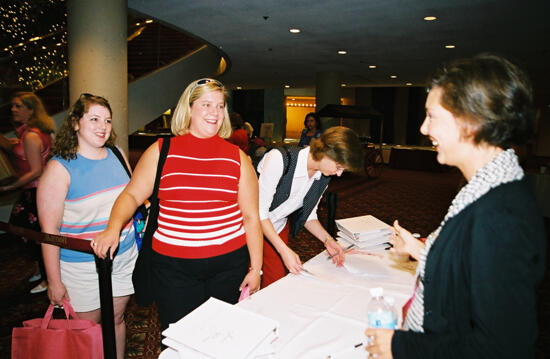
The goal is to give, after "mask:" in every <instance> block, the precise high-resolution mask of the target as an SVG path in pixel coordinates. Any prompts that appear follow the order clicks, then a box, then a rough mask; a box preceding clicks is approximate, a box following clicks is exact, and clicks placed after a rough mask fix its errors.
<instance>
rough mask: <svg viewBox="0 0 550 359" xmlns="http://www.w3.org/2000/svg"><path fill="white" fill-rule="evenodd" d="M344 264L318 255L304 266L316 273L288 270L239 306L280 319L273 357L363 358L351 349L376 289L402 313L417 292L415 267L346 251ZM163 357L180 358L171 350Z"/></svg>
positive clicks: (359, 337)
mask: <svg viewBox="0 0 550 359" xmlns="http://www.w3.org/2000/svg"><path fill="white" fill-rule="evenodd" d="M346 266H347V267H348V268H343V267H340V268H337V267H335V266H334V264H332V262H331V261H329V260H327V259H326V252H323V253H320V254H319V255H317V256H316V257H314V258H312V259H311V260H310V261H308V262H307V263H305V265H304V267H305V268H306V269H307V270H308V271H309V272H310V273H312V274H313V276H311V275H308V274H300V275H293V274H289V275H287V276H286V277H284V278H283V279H281V280H279V281H277V282H275V283H273V284H272V285H270V286H269V287H267V288H264V289H262V290H261V291H259V292H258V293H256V294H254V295H252V296H250V297H249V298H247V299H245V300H243V301H242V302H240V303H239V304H237V305H239V306H241V307H242V308H245V309H248V310H250V311H253V312H256V313H259V314H262V315H264V316H266V317H269V318H273V319H275V320H277V321H278V322H279V323H280V327H279V338H278V339H277V340H276V341H275V342H274V343H273V344H274V347H275V354H274V355H272V356H270V358H276V359H286V358H289V359H290V358H292V359H294V358H304V359H307V358H327V356H328V355H332V358H349V359H351V358H365V357H366V352H365V350H364V348H363V347H358V348H357V349H354V348H353V347H354V345H355V344H359V343H363V342H364V340H365V336H364V331H365V329H366V322H367V312H366V310H367V304H368V302H369V300H370V298H371V297H370V294H369V289H370V288H372V287H383V288H384V295H385V296H393V297H394V298H395V307H396V309H397V312H398V313H399V315H401V308H402V306H403V305H404V304H405V303H406V301H407V300H408V298H410V296H411V294H412V291H413V282H414V266H412V265H411V264H410V263H409V264H405V265H398V264H396V263H394V262H392V261H391V260H389V259H388V258H387V256H386V257H383V258H381V257H378V256H372V255H359V254H353V255H351V254H350V255H347V256H346ZM365 270H366V272H365ZM352 272H355V273H356V274H352ZM399 322H401V318H399ZM335 354H337V355H335ZM160 358H162V359H179V357H178V355H177V353H176V352H175V351H172V350H170V349H166V350H165V351H163V353H162V354H161V356H160ZM263 358H265V357H263Z"/></svg>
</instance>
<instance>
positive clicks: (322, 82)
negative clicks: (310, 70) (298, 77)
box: [315, 71, 342, 129]
mask: <svg viewBox="0 0 550 359" xmlns="http://www.w3.org/2000/svg"><path fill="white" fill-rule="evenodd" d="M341 83H342V76H341V74H340V73H339V72H335V71H323V72H318V73H316V75H315V105H316V107H315V111H321V110H322V109H323V107H325V105H329V104H334V105H339V104H340V85H341ZM321 124H322V126H323V129H327V128H329V127H332V126H338V125H340V121H339V119H337V118H321Z"/></svg>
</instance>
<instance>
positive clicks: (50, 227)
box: [38, 94, 138, 359]
mask: <svg viewBox="0 0 550 359" xmlns="http://www.w3.org/2000/svg"><path fill="white" fill-rule="evenodd" d="M111 121H112V111H111V106H110V105H109V102H107V100H106V99H104V98H103V97H99V96H94V95H90V94H83V95H81V96H80V97H79V98H78V100H77V101H76V102H75V103H74V105H73V106H72V107H71V109H70V111H69V115H68V116H67V118H66V119H65V121H64V122H63V124H62V126H61V128H60V130H59V132H58V133H57V136H56V138H55V146H54V150H53V154H54V157H53V158H52V159H51V160H50V161H49V162H48V166H47V167H46V170H45V172H44V174H43V176H42V178H41V179H40V183H39V185H38V214H39V218H40V225H41V226H42V231H43V232H44V233H51V234H62V235H64V236H68V237H76V238H81V239H87V240H90V241H91V240H92V239H93V238H94V236H95V235H96V234H97V233H98V232H99V231H101V230H103V229H104V228H105V227H106V221H107V219H108V218H109V213H110V212H111V208H112V207H113V203H114V202H115V199H116V198H117V196H118V195H119V194H120V192H122V190H123V189H124V187H125V186H126V184H127V183H128V181H129V177H128V174H127V172H126V170H125V169H124V167H123V166H122V163H121V161H120V160H119V159H118V158H117V157H116V155H115V154H114V153H113V149H112V148H113V147H114V146H115V140H116V135H115V133H114V131H113V128H112V123H111ZM118 150H119V151H120V152H121V153H122V150H120V149H118ZM123 156H124V155H123ZM124 160H125V162H126V166H127V168H129V165H128V162H127V160H126V157H124ZM122 227H123V228H122ZM122 227H121V229H120V230H119V232H117V237H118V238H119V242H120V245H119V246H118V253H117V255H116V257H115V259H114V260H113V266H112V273H111V278H112V288H113V306H114V322H115V338H116V352H117V358H119V359H123V358H124V350H125V344H126V323H125V322H124V311H125V310H126V305H127V304H128V300H129V299H130V295H131V294H133V293H134V287H133V284H132V272H133V270H134V265H135V261H136V258H137V253H138V252H137V247H136V243H135V236H134V228H133V226H132V221H126V223H124V226H122ZM42 251H43V255H44V262H45V264H46V271H47V274H48V282H49V288H48V298H49V299H50V303H51V304H54V305H63V300H68V301H70V303H71V306H72V307H73V308H74V309H75V311H76V312H77V313H78V316H79V318H80V319H89V320H93V321H95V322H97V323H100V322H101V312H100V300H99V281H98V275H97V272H96V265H95V260H94V256H93V255H92V254H88V253H83V252H77V251H72V250H69V249H63V248H61V249H60V248H59V247H57V246H54V245H50V244H42Z"/></svg>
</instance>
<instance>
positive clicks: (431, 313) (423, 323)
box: [366, 55, 546, 359]
mask: <svg viewBox="0 0 550 359" xmlns="http://www.w3.org/2000/svg"><path fill="white" fill-rule="evenodd" d="M533 121H534V111H533V107H532V93H531V87H530V84H529V82H528V80H527V78H526V76H525V75H524V73H523V72H522V71H521V70H520V69H519V68H518V67H516V66H515V65H513V64H511V63H510V62H508V61H507V60H505V59H503V58H500V57H497V56H492V55H480V56H477V57H474V58H470V59H464V60H458V61H454V62H452V63H450V64H448V65H447V66H445V67H443V68H442V69H441V70H440V71H439V72H437V73H436V74H435V76H434V77H433V78H432V80H431V83H430V92H429V94H428V98H427V100H426V119H425V120H424V123H423V124H422V126H421V128H420V132H422V134H424V135H426V136H429V138H430V139H431V141H432V143H433V145H434V146H435V148H436V149H437V160H438V162H439V163H441V164H446V165H450V166H456V167H457V168H458V169H460V171H461V172H462V174H463V175H464V177H465V178H466V180H467V184H466V185H465V186H464V187H463V188H462V189H461V190H460V192H459V193H458V194H457V196H456V197H455V198H454V200H453V202H452V204H451V206H450V207H449V210H448V212H447V214H446V215H445V218H444V219H443V221H442V222H441V224H440V226H439V227H438V228H437V229H436V230H435V231H434V232H432V233H431V234H430V235H429V236H428V238H427V240H426V242H425V244H424V243H423V242H421V241H418V240H416V239H415V238H414V237H413V236H412V235H411V233H409V232H408V231H407V230H405V229H403V228H402V227H400V226H399V224H398V223H397V221H396V222H395V223H394V228H395V232H396V235H395V237H394V239H393V243H394V246H395V247H394V248H395V250H396V251H398V252H401V253H408V254H410V255H412V256H413V257H414V258H416V259H418V261H419V263H418V268H417V272H416V278H417V281H416V288H415V292H414V295H413V297H412V298H411V300H410V301H409V303H408V304H407V305H406V306H405V308H404V312H405V311H406V314H405V318H404V323H403V328H404V329H405V330H395V331H393V330H387V329H367V331H366V335H367V337H368V339H369V344H368V345H367V350H368V352H369V353H370V354H371V355H372V356H373V357H378V358H380V359H382V358H392V357H393V358H533V357H534V344H535V340H536V337H537V319H536V288H537V286H538V284H539V283H540V281H541V280H542V278H543V276H544V269H545V253H546V251H545V235H544V224H543V222H542V218H541V215H540V213H539V211H538V209H537V208H536V204H535V203H536V202H535V199H534V198H533V195H532V194H531V192H530V189H529V186H528V184H527V183H526V180H525V178H524V173H523V170H522V168H521V167H520V165H519V164H518V159H517V156H516V154H515V153H514V150H513V149H512V148H511V147H512V146H513V145H517V144H522V143H524V142H525V141H526V140H527V138H528V137H529V135H530V132H531V129H532V125H533Z"/></svg>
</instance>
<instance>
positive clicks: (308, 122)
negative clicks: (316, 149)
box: [298, 112, 323, 147]
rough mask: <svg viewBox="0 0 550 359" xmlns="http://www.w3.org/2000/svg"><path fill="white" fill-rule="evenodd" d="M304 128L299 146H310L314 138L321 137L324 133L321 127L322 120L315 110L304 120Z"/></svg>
mask: <svg viewBox="0 0 550 359" xmlns="http://www.w3.org/2000/svg"><path fill="white" fill-rule="evenodd" d="M304 126H305V128H304V130H303V131H302V134H301V135H300V142H299V143H298V146H299V147H305V146H309V143H310V142H311V139H312V138H319V137H321V134H322V133H323V131H322V129H321V121H320V120H319V117H317V114H316V113H315V112H310V113H308V114H307V115H306V118H305V120H304Z"/></svg>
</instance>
